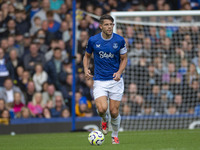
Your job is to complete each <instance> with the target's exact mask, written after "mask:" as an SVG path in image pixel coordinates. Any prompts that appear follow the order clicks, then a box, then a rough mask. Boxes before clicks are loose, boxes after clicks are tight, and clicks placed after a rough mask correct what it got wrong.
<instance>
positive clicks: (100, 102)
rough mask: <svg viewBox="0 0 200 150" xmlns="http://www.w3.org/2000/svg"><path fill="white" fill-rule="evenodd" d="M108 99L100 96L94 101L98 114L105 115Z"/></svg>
mask: <svg viewBox="0 0 200 150" xmlns="http://www.w3.org/2000/svg"><path fill="white" fill-rule="evenodd" d="M107 99H108V97H107V96H101V97H98V98H96V99H95V104H96V107H97V109H98V111H99V113H105V112H106V111H107V109H108V102H107Z"/></svg>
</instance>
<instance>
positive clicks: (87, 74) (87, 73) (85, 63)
mask: <svg viewBox="0 0 200 150" xmlns="http://www.w3.org/2000/svg"><path fill="white" fill-rule="evenodd" d="M91 55H92V54H89V53H87V52H85V56H84V58H83V66H84V72H85V78H86V79H88V80H89V79H90V78H92V77H93V75H92V74H91V71H90V70H89V63H90V58H91Z"/></svg>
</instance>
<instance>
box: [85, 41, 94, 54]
mask: <svg viewBox="0 0 200 150" xmlns="http://www.w3.org/2000/svg"><path fill="white" fill-rule="evenodd" d="M86 52H88V53H90V54H91V53H92V52H93V48H92V41H91V38H90V39H89V40H88V43H87V46H86Z"/></svg>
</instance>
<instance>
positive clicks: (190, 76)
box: [186, 64, 199, 86]
mask: <svg viewBox="0 0 200 150" xmlns="http://www.w3.org/2000/svg"><path fill="white" fill-rule="evenodd" d="M198 79H199V75H198V73H197V70H196V67H195V65H194V64H190V66H189V70H188V72H187V74H186V81H187V84H188V85H189V86H191V85H192V81H193V80H198Z"/></svg>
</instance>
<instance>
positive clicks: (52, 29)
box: [46, 11, 60, 33]
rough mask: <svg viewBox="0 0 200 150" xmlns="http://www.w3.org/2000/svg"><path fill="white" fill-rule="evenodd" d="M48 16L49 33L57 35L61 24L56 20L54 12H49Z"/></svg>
mask: <svg viewBox="0 0 200 150" xmlns="http://www.w3.org/2000/svg"><path fill="white" fill-rule="evenodd" d="M46 16H47V21H48V31H49V32H50V33H56V32H57V31H58V30H59V28H60V23H58V22H57V21H55V20H54V18H53V16H54V13H53V11H47V14H46Z"/></svg>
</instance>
